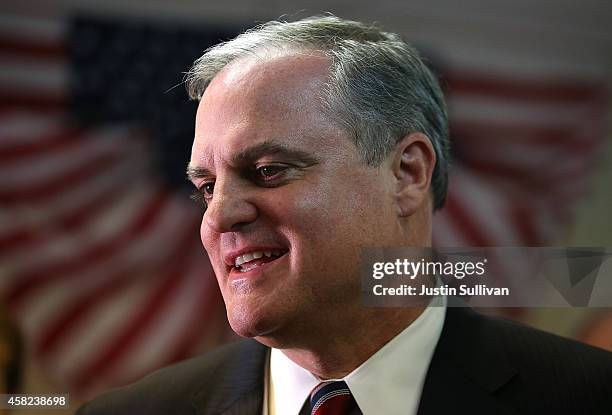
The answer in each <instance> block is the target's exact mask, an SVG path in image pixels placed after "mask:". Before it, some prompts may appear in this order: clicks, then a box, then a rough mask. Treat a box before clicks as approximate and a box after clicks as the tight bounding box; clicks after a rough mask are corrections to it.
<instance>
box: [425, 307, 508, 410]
mask: <svg viewBox="0 0 612 415" xmlns="http://www.w3.org/2000/svg"><path fill="white" fill-rule="evenodd" d="M485 322H486V319H485V318H484V317H483V316H481V315H479V314H477V313H475V312H474V311H472V310H471V309H470V308H468V307H449V308H448V309H447V313H446V319H445V322H444V328H443V329H442V334H441V336H440V340H439V342H438V345H437V346H436V350H435V352H434V355H433V358H432V361H431V364H430V366H429V369H428V372H427V376H426V378H425V384H424V386H423V393H422V395H421V402H420V405H419V411H418V415H433V414H440V413H445V412H447V411H452V412H453V413H469V414H481V413H482V414H492V413H495V414H513V413H514V412H513V411H511V410H509V409H508V408H507V407H505V406H504V405H503V404H502V403H501V402H499V401H498V400H497V399H496V398H495V397H494V395H493V394H494V393H495V392H497V391H498V390H500V389H502V388H503V387H504V386H505V385H506V384H507V383H508V382H509V381H511V379H512V378H513V377H514V376H515V375H516V374H517V371H516V369H515V368H514V367H513V366H512V364H511V363H510V362H509V360H508V359H507V356H506V354H505V352H504V350H503V348H502V347H501V346H500V345H499V344H498V343H497V342H496V340H495V332H494V331H493V330H491V329H490V328H487V327H485V325H486V324H485Z"/></svg>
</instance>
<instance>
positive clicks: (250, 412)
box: [192, 340, 269, 415]
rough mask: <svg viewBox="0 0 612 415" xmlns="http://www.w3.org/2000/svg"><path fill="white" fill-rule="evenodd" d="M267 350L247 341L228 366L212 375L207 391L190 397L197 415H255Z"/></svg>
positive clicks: (257, 408) (261, 390) (260, 393)
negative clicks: (210, 386) (209, 387)
mask: <svg viewBox="0 0 612 415" xmlns="http://www.w3.org/2000/svg"><path fill="white" fill-rule="evenodd" d="M268 351H269V349H268V348H267V347H265V346H263V345H261V344H259V343H257V342H256V341H254V340H247V341H245V342H244V343H243V345H242V347H241V348H240V349H239V350H238V352H237V354H236V356H235V357H234V358H232V359H231V363H230V364H228V365H222V366H221V367H220V368H219V370H217V372H215V373H214V374H213V376H214V378H215V379H212V382H211V384H212V385H214V387H212V388H211V389H210V390H203V391H200V392H199V393H198V394H196V395H195V396H194V398H193V400H192V405H193V407H194V409H195V413H196V414H199V415H221V414H223V415H258V414H260V413H261V408H262V405H263V393H264V370H265V364H266V357H267V354H268Z"/></svg>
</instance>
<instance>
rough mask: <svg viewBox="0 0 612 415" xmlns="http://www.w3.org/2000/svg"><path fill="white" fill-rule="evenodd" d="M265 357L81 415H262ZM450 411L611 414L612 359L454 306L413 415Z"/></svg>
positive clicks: (155, 385)
mask: <svg viewBox="0 0 612 415" xmlns="http://www.w3.org/2000/svg"><path fill="white" fill-rule="evenodd" d="M268 351H269V350H268V349H267V348H266V347H264V346H262V345H260V344H259V343H257V342H255V341H253V340H246V341H241V342H238V343H234V344H231V345H228V346H225V347H223V348H220V349H217V350H216V351H213V352H212V353H209V354H207V355H204V356H202V357H198V358H195V359H191V360H188V361H184V362H182V363H179V364H176V365H174V366H171V367H168V368H165V369H162V370H159V371H157V372H155V373H153V374H151V375H149V376H147V377H145V378H144V379H142V380H140V381H139V382H137V383H135V384H133V385H130V386H127V387H124V388H121V389H118V390H115V391H112V392H110V393H107V394H105V395H102V396H100V397H98V398H97V399H94V400H93V401H92V402H90V403H89V404H87V405H85V406H83V407H82V408H81V409H80V410H79V412H78V415H103V414H104V415H122V414H125V415H138V414H147V415H156V414H160V415H161V414H165V415H166V414H181V415H182V414H201V415H204V414H205V415H214V414H219V415H220V414H224V415H239V414H240V415H255V414H259V413H260V411H261V408H262V402H263V401H262V399H263V391H264V366H265V362H266V356H267V353H268ZM399 363H400V362H398V364H399ZM401 363H402V364H406V365H409V364H410V356H406V360H405V361H404V362H401ZM447 412H449V413H451V412H452V413H453V414H470V415H474V414H487V415H493V414H588V415H596V414H606V415H610V414H612V353H608V352H605V351H603V350H600V349H596V348H593V347H589V346H585V345H583V344H580V343H577V342H574V341H570V340H567V339H564V338H561V337H557V336H554V335H551V334H547V333H544V332H541V331H538V330H534V329H531V328H527V327H525V326H522V325H519V324H516V323H512V322H509V321H505V320H502V319H497V318H491V317H486V316H484V315H481V314H479V313H477V312H475V311H472V310H471V309H469V308H455V307H451V308H449V309H448V310H447V315H446V321H445V323H444V328H443V330H442V334H441V337H440V341H439V342H438V345H437V347H436V350H435V352H434V355H433V358H432V361H431V364H430V367H429V370H428V372H427V376H426V379H425V385H424V388H423V394H422V396H421V403H420V407H419V415H432V414H444V413H447ZM279 415H283V414H279ZM380 415H384V414H380Z"/></svg>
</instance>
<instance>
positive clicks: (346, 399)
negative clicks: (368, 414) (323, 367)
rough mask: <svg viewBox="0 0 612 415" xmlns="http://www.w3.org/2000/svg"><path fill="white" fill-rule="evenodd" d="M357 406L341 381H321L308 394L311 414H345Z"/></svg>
mask: <svg viewBox="0 0 612 415" xmlns="http://www.w3.org/2000/svg"><path fill="white" fill-rule="evenodd" d="M356 406H357V403H356V402H355V398H353V395H351V391H350V390H349V388H348V386H347V385H346V383H345V382H343V381H335V382H323V383H320V384H319V385H317V387H316V388H314V389H313V391H312V393H311V394H310V407H311V408H312V412H311V415H345V414H348V413H349V412H350V411H351V410H353V409H354V408H355V407H356Z"/></svg>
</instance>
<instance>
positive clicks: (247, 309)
mask: <svg viewBox="0 0 612 415" xmlns="http://www.w3.org/2000/svg"><path fill="white" fill-rule="evenodd" d="M327 71H328V61H327V60H326V59H325V58H323V57H315V56H298V55H293V56H285V57H279V58H275V59H272V60H267V61H263V62H262V61H261V60H255V59H252V60H245V61H240V62H238V63H235V64H233V65H232V66H230V67H229V68H226V69H225V70H224V71H223V72H221V73H220V74H219V75H218V76H217V77H215V79H214V80H213V81H212V83H211V84H210V86H209V87H208V89H207V90H206V92H205V94H204V96H203V98H202V100H201V102H200V105H199V108H198V113H197V117H196V132H195V140H194V143H193V149H192V155H191V162H190V172H191V176H192V181H193V182H194V184H195V186H196V187H197V188H199V189H200V191H199V193H200V195H201V196H202V197H204V198H205V199H207V202H208V208H207V210H206V211H205V213H204V215H203V219H202V226H201V229H200V233H201V238H202V243H203V245H204V247H205V249H206V251H207V252H208V255H209V256H210V260H211V263H212V265H213V268H214V271H215V274H216V277H217V280H218V283H219V287H220V288H221V293H222V295H223V298H224V301H225V304H226V307H227V313H228V318H229V321H230V324H231V326H232V328H233V329H234V330H235V331H236V332H237V333H238V334H240V335H243V336H249V337H255V336H258V337H259V339H264V342H265V340H266V339H275V338H276V337H279V338H281V337H283V335H284V334H286V333H291V332H293V335H295V334H296V333H300V332H305V331H307V330H308V329H309V328H310V329H312V328H313V327H316V324H314V323H313V321H316V320H317V319H326V320H327V321H329V320H333V319H334V318H339V317H341V316H342V315H343V314H347V315H348V313H353V312H354V311H355V309H356V308H359V307H360V300H359V291H360V274H359V261H360V252H361V248H362V247H364V246H376V245H384V244H389V242H390V241H392V238H393V232H394V231H393V229H394V224H395V222H394V220H395V215H394V213H395V212H394V210H393V207H392V206H393V204H392V189H391V187H392V184H391V183H392V181H391V180H390V178H391V172H390V169H387V168H385V167H386V166H387V164H385V163H383V165H382V167H380V168H372V167H368V166H366V165H365V164H364V163H363V161H362V160H361V158H360V157H359V155H358V153H357V150H356V148H355V145H354V144H353V143H352V141H351V139H350V138H349V136H348V134H347V133H346V132H345V131H344V130H343V129H341V128H339V127H338V126H337V125H336V124H334V123H333V122H332V121H331V120H330V119H328V118H327V117H326V116H325V115H323V113H322V112H321V111H320V101H319V94H320V92H321V88H322V86H323V84H324V82H325V81H326V77H327ZM383 229H385V231H383ZM237 265H238V266H237ZM307 334H309V335H312V333H307ZM277 335H278V336H277ZM273 341H274V340H272V341H269V342H270V343H273Z"/></svg>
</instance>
